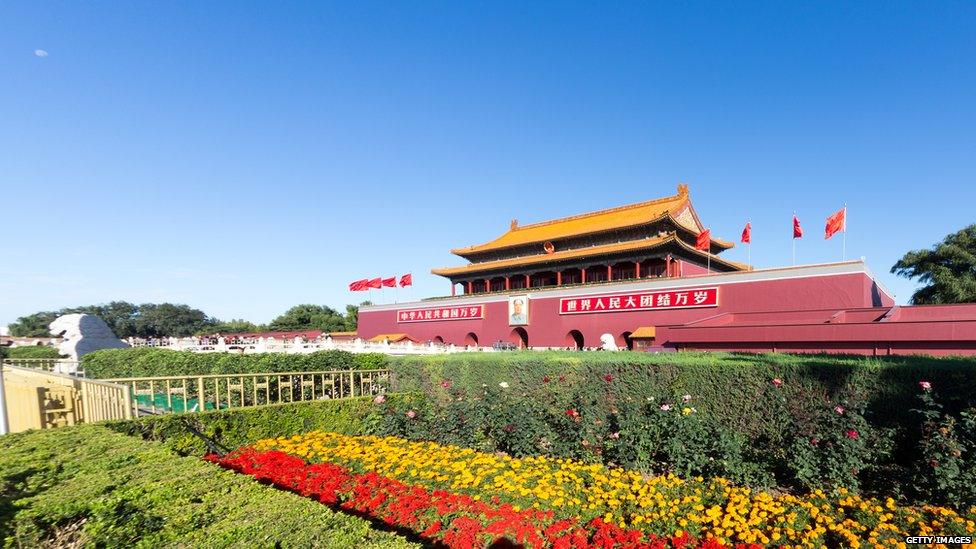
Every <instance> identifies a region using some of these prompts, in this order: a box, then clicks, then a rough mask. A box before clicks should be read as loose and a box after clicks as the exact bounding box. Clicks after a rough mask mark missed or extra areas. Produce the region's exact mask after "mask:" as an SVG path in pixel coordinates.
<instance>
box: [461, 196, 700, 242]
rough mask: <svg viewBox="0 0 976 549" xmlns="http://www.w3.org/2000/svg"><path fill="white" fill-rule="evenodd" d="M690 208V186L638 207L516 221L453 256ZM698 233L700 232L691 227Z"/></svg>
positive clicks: (643, 220)
mask: <svg viewBox="0 0 976 549" xmlns="http://www.w3.org/2000/svg"><path fill="white" fill-rule="evenodd" d="M688 205H690V201H689V199H688V187H687V185H678V194H676V195H674V196H668V197H665V198H658V199H656V200H649V201H646V202H638V203H636V204H628V205H626V206H619V207H616V208H610V209H607V210H598V211H595V212H589V213H584V214H580V215H574V216H570V217H563V218H559V219H553V220H550V221H543V222H541V223H533V224H531V225H523V226H519V225H518V223H517V222H515V221H513V222H512V226H511V228H510V229H509V230H508V232H506V233H505V234H503V235H501V236H500V237H498V238H496V239H495V240H492V241H491V242H488V243H485V244H479V245H474V246H468V247H467V248H457V249H454V250H451V253H453V254H457V255H464V254H469V253H476V252H484V251H488V250H496V249H500V248H508V247H511V246H518V245H520V244H531V243H534V242H539V243H542V242H546V241H548V240H554V239H558V238H566V237H570V236H577V235H583V234H590V233H598V232H602V231H609V230H613V229H619V228H624V227H632V226H635V225H642V224H645V223H650V222H652V221H654V220H657V219H659V218H661V217H663V216H665V215H669V214H670V215H672V216H675V215H677V214H678V213H679V212H680V211H681V210H682V209H684V208H685V206H688ZM688 228H689V229H690V230H694V231H695V232H697V230H698V229H697V228H692V227H688Z"/></svg>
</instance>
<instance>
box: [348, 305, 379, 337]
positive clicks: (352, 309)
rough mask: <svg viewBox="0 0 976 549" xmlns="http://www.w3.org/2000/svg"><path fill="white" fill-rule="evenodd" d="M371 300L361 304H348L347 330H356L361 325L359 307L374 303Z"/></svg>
mask: <svg viewBox="0 0 976 549" xmlns="http://www.w3.org/2000/svg"><path fill="white" fill-rule="evenodd" d="M372 304H373V302H371V301H363V302H362V303H360V304H359V305H346V331H348V332H355V331H356V327H357V326H358V325H359V308H360V307H362V306H363V305H372Z"/></svg>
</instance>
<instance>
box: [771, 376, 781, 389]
mask: <svg viewBox="0 0 976 549" xmlns="http://www.w3.org/2000/svg"><path fill="white" fill-rule="evenodd" d="M782 384H783V380H782V379H780V378H778V377H777V378H774V379H773V386H774V387H779V386H780V385H782Z"/></svg>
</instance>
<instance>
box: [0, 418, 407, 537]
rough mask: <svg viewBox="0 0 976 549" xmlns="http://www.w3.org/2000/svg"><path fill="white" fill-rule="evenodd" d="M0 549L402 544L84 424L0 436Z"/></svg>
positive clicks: (309, 504)
mask: <svg viewBox="0 0 976 549" xmlns="http://www.w3.org/2000/svg"><path fill="white" fill-rule="evenodd" d="M0 540H2V542H3V545H4V546H5V547H41V546H58V547H69V546H70V547H73V546H82V545H84V546H97V547H123V546H126V547H127V546H140V547H194V546H196V547H231V546H235V547H251V546H257V547H309V546H319V547H336V548H346V547H390V548H393V547H408V546H413V544H411V543H410V542H408V541H406V540H405V539H403V538H402V537H399V536H396V535H394V534H392V533H387V532H381V531H378V530H375V529H372V528H371V525H370V523H368V522H366V521H365V520H363V519H360V518H357V517H353V516H350V515H346V514H341V513H337V512H335V511H332V510H330V509H329V508H328V507H326V506H324V505H322V504H320V503H318V502H316V501H313V500H311V499H307V498H302V497H300V496H298V495H295V494H291V493H288V492H284V491H280V490H277V489H275V488H272V487H269V486H264V485H261V484H258V483H256V482H254V481H253V480H252V479H249V478H247V477H245V476H242V475H238V474H236V473H233V472H230V471H225V470H222V469H220V468H218V467H217V466H215V465H211V464H208V463H206V462H204V461H202V460H200V459H199V457H179V456H176V455H174V454H173V453H172V452H170V451H168V450H167V449H165V448H164V447H162V446H160V445H158V444H155V443H151V442H144V441H141V440H139V439H137V438H133V437H128V436H125V435H122V434H119V433H115V432H112V431H110V430H107V429H105V428H104V427H102V426H96V425H83V426H78V427H66V428H61V429H53V430H45V431H30V432H25V433H18V434H14V435H6V436H3V437H0Z"/></svg>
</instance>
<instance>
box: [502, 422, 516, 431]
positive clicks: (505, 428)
mask: <svg viewBox="0 0 976 549" xmlns="http://www.w3.org/2000/svg"><path fill="white" fill-rule="evenodd" d="M504 430H505V432H506V433H511V432H512V431H514V430H515V426H514V425H512V424H511V423H509V424H508V425H506V426H505V427H504Z"/></svg>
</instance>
